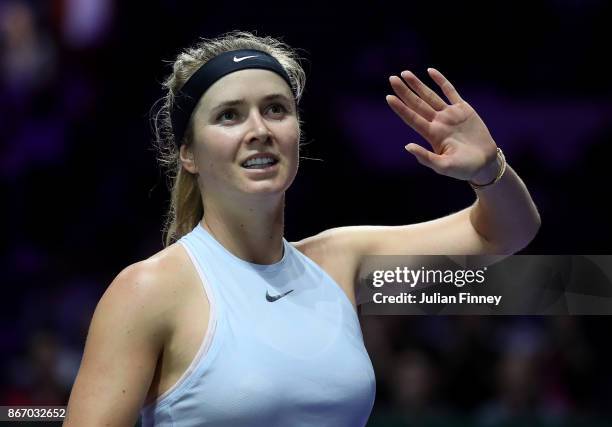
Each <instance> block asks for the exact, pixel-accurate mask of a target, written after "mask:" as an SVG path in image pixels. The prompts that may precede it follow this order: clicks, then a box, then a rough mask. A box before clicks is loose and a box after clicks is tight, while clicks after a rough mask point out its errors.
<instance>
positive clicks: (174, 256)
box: [99, 243, 191, 332]
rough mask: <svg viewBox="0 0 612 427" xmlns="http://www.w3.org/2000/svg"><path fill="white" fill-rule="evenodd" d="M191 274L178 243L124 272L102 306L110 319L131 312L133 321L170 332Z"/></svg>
mask: <svg viewBox="0 0 612 427" xmlns="http://www.w3.org/2000/svg"><path fill="white" fill-rule="evenodd" d="M190 272H191V270H190V260H189V257H188V255H187V253H186V252H185V249H184V248H183V247H182V245H180V244H178V243H175V244H173V245H171V246H169V247H167V248H165V249H163V250H161V251H160V252H158V253H156V254H154V255H152V256H151V257H149V258H147V259H144V260H142V261H138V262H136V263H133V264H131V265H129V266H127V267H126V268H124V269H123V270H122V271H121V272H120V273H119V274H118V275H117V276H116V277H115V279H114V280H113V281H112V282H111V284H110V285H109V287H108V288H107V289H106V291H105V292H104V294H103V296H102V298H101V299H100V302H99V305H100V306H102V307H105V308H107V309H106V310H105V311H106V312H109V314H110V315H113V314H114V312H116V311H119V310H121V309H122V308H126V309H129V311H130V316H131V317H132V318H133V319H132V320H134V321H139V320H140V321H147V322H146V324H147V325H149V326H150V327H154V328H161V329H162V330H163V332H169V327H170V325H171V323H172V319H173V315H174V314H175V313H176V311H177V310H178V309H179V308H180V305H181V302H182V298H181V296H182V295H183V294H184V293H185V291H186V289H187V288H188V284H189V279H190V278H191V275H190ZM111 307H112V308H111Z"/></svg>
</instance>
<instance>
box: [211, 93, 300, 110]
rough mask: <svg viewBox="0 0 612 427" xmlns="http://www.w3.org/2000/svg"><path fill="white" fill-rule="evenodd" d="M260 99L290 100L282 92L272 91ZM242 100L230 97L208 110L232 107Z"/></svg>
mask: <svg viewBox="0 0 612 427" xmlns="http://www.w3.org/2000/svg"><path fill="white" fill-rule="evenodd" d="M262 99H263V100H264V101H271V100H273V99H282V100H284V101H287V102H290V100H289V98H287V96H285V95H283V94H282V93H273V94H271V95H266V96H264V97H263V98H262ZM244 102H245V99H244V98H240V99H232V100H230V101H225V102H222V103H220V104H218V105H217V106H216V107H214V108H213V109H212V110H210V113H211V114H214V113H215V112H216V111H219V110H221V109H223V108H226V107H233V106H235V105H240V104H243V103H244Z"/></svg>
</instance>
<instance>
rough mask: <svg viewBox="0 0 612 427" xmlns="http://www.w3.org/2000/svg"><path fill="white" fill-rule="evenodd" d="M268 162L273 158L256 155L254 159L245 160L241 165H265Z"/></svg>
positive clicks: (272, 160)
mask: <svg viewBox="0 0 612 427" xmlns="http://www.w3.org/2000/svg"><path fill="white" fill-rule="evenodd" d="M268 163H274V159H273V158H272V157H257V158H255V159H250V160H247V161H246V162H244V163H243V164H242V165H243V166H245V167H249V166H253V165H266V164H268Z"/></svg>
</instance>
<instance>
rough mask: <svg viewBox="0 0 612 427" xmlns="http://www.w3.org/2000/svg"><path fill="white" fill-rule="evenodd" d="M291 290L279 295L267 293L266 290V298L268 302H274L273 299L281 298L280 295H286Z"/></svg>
mask: <svg viewBox="0 0 612 427" xmlns="http://www.w3.org/2000/svg"><path fill="white" fill-rule="evenodd" d="M290 292H293V289H291V290H290V291H287V292H285V293H284V294H280V295H274V296H272V295H270V294H269V293H268V291H266V299H267V300H268V301H270V302H274V301H278V300H279V299H281V298H282V297H284V296H285V295H287V294H288V293H290Z"/></svg>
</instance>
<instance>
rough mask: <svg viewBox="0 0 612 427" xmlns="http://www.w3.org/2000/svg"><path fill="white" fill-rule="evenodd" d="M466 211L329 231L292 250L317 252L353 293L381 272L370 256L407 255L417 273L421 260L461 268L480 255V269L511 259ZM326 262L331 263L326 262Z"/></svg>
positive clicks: (304, 241) (357, 298) (358, 301)
mask: <svg viewBox="0 0 612 427" xmlns="http://www.w3.org/2000/svg"><path fill="white" fill-rule="evenodd" d="M470 209H471V206H470V207H468V208H465V209H463V210H461V211H458V212H455V213H453V214H450V215H447V216H444V217H441V218H437V219H434V220H431V221H426V222H421V223H416V224H409V225H401V226H368V225H364V226H349V227H337V228H332V229H329V230H325V231H323V232H321V233H319V234H318V235H316V236H313V237H310V238H307V239H304V240H302V241H300V242H298V245H300V246H302V247H305V248H308V250H309V251H310V252H311V253H321V252H323V255H319V257H320V258H325V259H326V262H327V263H328V265H331V266H332V267H331V268H333V269H334V270H340V272H339V273H337V274H338V276H340V277H348V278H351V280H350V281H351V286H352V287H353V289H352V292H353V294H355V291H356V290H357V289H355V286H356V283H357V281H358V280H359V278H362V277H366V276H367V275H368V273H369V272H370V271H371V269H372V268H377V269H378V268H382V266H380V265H378V266H374V265H372V262H382V261H381V260H380V258H377V259H373V258H369V256H372V255H404V256H410V259H406V262H407V263H410V264H411V265H414V267H415V268H421V267H427V265H428V263H431V262H432V259H431V258H428V257H427V255H447V256H448V257H449V258H452V260H453V261H454V262H455V263H457V264H458V265H461V266H464V267H465V266H467V265H466V258H465V256H466V255H480V257H478V259H477V261H478V265H479V266H486V265H490V264H493V263H495V262H498V261H500V260H501V259H503V258H505V257H507V256H508V255H509V254H511V253H512V251H511V250H509V249H508V248H502V247H499V246H496V245H494V244H492V243H491V242H489V241H487V240H486V239H485V238H484V237H483V236H482V235H480V234H479V233H478V232H477V231H476V229H475V228H474V227H473V225H472V222H471V221H470ZM321 248H325V250H324V251H322V249H321ZM330 257H331V258H334V259H333V260H329V259H327V258H330ZM368 261H369V262H368ZM393 261H394V260H391V259H390V260H389V262H393ZM474 261H475V259H474V258H471V259H470V266H475V264H474ZM355 300H356V302H357V304H360V303H361V302H362V298H360V297H359V296H357V295H355Z"/></svg>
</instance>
